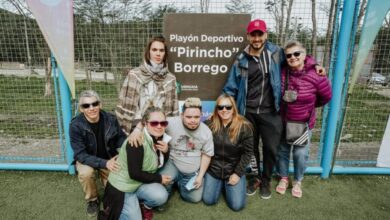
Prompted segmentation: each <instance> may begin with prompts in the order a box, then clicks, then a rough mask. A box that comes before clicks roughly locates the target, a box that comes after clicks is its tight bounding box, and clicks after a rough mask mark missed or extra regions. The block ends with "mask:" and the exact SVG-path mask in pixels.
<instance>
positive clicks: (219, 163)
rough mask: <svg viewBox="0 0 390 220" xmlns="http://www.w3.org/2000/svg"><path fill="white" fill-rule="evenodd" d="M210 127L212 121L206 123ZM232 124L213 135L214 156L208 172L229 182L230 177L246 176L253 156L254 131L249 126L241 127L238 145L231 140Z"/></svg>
mask: <svg viewBox="0 0 390 220" xmlns="http://www.w3.org/2000/svg"><path fill="white" fill-rule="evenodd" d="M205 123H206V124H207V125H210V121H209V120H207V121H206V122H205ZM229 127H230V124H229V125H228V126H226V127H225V128H223V129H222V131H220V132H219V133H217V134H214V133H213V141H214V156H213V157H212V158H211V162H210V165H209V168H208V170H207V172H208V173H209V174H210V175H211V176H213V177H215V178H218V179H223V180H227V179H229V177H230V175H232V174H233V173H236V174H237V175H238V176H240V177H241V176H242V175H244V174H245V169H246V167H247V166H248V164H249V161H250V159H251V156H252V155H253V131H252V129H251V128H250V127H249V124H245V125H243V126H242V127H241V131H240V134H239V136H238V139H237V143H235V144H233V143H232V142H231V141H230V139H229V133H228V129H229Z"/></svg>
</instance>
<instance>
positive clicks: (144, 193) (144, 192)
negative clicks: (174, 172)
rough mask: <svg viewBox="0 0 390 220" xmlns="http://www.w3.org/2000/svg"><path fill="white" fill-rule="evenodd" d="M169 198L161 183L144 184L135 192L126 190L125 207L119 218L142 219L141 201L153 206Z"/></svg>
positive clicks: (159, 204) (121, 219)
mask: <svg viewBox="0 0 390 220" xmlns="http://www.w3.org/2000/svg"><path fill="white" fill-rule="evenodd" d="M167 199H168V192H167V190H166V189H165V187H164V186H163V185H161V184H160V183H149V184H142V185H141V186H140V187H139V188H138V189H137V191H135V192H126V193H125V201H124V203H123V209H122V212H121V215H120V217H119V220H126V219H127V220H129V219H131V220H138V219H139V220H142V214H141V209H140V206H139V202H138V200H139V201H141V202H143V203H144V204H145V205H146V206H148V207H150V208H153V207H157V206H161V205H163V204H164V203H165V202H166V201H167Z"/></svg>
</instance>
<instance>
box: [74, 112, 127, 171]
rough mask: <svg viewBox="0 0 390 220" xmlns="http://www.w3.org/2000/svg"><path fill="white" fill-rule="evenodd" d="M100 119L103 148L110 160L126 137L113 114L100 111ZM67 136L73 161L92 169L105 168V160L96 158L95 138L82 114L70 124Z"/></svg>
mask: <svg viewBox="0 0 390 220" xmlns="http://www.w3.org/2000/svg"><path fill="white" fill-rule="evenodd" d="M100 119H103V120H104V146H105V148H106V150H107V154H108V156H109V157H110V158H112V157H114V156H115V155H117V154H118V151H117V149H118V148H120V147H121V145H122V143H123V141H124V140H125V139H126V135H125V133H124V132H123V131H122V129H121V128H120V126H119V123H118V121H117V120H116V117H115V116H114V115H113V114H110V113H107V112H104V111H102V110H100ZM69 136H70V144H71V146H72V149H73V152H74V160H75V161H79V162H80V163H82V164H85V165H88V166H91V167H94V168H106V163H107V160H105V159H102V158H99V157H97V156H96V154H97V143H96V137H95V134H94V133H93V131H92V130H91V128H90V126H89V124H88V121H87V119H86V118H85V116H84V114H83V113H81V114H79V115H77V116H76V117H74V118H73V119H72V121H71V122H70V126H69Z"/></svg>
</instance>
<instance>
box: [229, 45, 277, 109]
mask: <svg viewBox="0 0 390 220" xmlns="http://www.w3.org/2000/svg"><path fill="white" fill-rule="evenodd" d="M265 49H267V50H268V51H270V52H271V61H270V84H271V87H272V94H273V95H274V100H275V109H276V111H278V112H279V110H280V101H281V65H282V63H284V62H285V57H284V52H283V49H282V48H280V47H278V46H276V45H274V44H272V43H271V42H269V41H267V42H266V43H265ZM248 63H249V61H248V59H247V58H246V56H245V54H244V52H242V53H240V54H239V55H238V56H237V58H236V60H235V62H234V64H233V66H232V69H231V70H230V74H229V77H228V79H227V81H226V84H225V86H224V87H223V92H224V93H226V94H228V95H230V96H233V97H234V99H235V100H236V102H237V107H238V111H239V112H240V114H241V115H245V110H246V95H247V92H248Z"/></svg>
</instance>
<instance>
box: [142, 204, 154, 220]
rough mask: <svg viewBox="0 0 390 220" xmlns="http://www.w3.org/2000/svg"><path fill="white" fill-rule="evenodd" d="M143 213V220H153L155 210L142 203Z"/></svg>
mask: <svg viewBox="0 0 390 220" xmlns="http://www.w3.org/2000/svg"><path fill="white" fill-rule="evenodd" d="M140 207H141V213H142V219H143V220H152V219H153V210H152V209H151V208H149V207H147V206H146V205H145V204H143V203H141V204H140Z"/></svg>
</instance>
